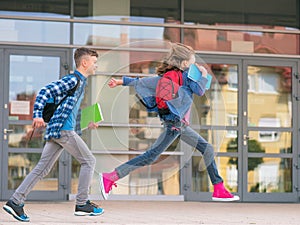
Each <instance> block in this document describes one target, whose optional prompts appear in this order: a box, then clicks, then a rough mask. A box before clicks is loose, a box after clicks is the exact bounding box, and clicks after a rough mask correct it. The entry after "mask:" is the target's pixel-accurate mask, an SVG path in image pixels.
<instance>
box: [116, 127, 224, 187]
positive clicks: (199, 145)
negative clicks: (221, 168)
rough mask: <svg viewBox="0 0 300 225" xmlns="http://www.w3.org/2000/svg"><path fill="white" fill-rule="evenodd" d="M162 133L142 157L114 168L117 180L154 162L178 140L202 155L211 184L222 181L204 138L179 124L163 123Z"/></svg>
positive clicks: (212, 153)
mask: <svg viewBox="0 0 300 225" xmlns="http://www.w3.org/2000/svg"><path fill="white" fill-rule="evenodd" d="M164 128H165V130H164V132H163V133H162V134H161V135H160V136H159V137H158V139H157V140H156V141H155V142H154V144H153V145H152V146H151V147H150V148H149V149H148V150H147V151H146V152H145V153H143V154H142V155H139V156H137V157H135V158H133V159H131V160H129V161H128V162H126V163H124V164H122V165H120V166H119V167H117V168H116V171H117V173H118V176H119V178H122V177H125V176H127V175H128V174H129V173H130V172H131V171H133V170H135V169H138V168H140V167H142V166H146V165H150V164H152V163H153V162H155V161H156V160H157V159H158V158H159V156H160V154H161V153H162V152H164V151H165V150H166V149H167V148H168V147H169V146H170V145H171V144H172V143H173V142H174V141H175V140H176V138H177V137H179V136H180V139H181V140H182V141H184V142H185V143H187V144H188V145H190V146H192V147H195V148H196V149H197V150H198V151H200V152H201V153H202V155H203V158H204V162H205V165H206V169H207V172H208V174H209V177H210V180H211V182H212V184H218V183H220V182H222V181H223V179H222V178H221V177H220V175H219V173H218V169H217V165H216V162H215V160H214V149H213V147H212V145H211V144H209V143H208V142H207V141H206V140H205V139H204V138H202V137H201V136H200V135H199V134H198V133H197V132H195V131H194V130H193V129H192V128H190V127H189V126H184V125H183V124H182V123H181V122H172V121H165V122H164Z"/></svg>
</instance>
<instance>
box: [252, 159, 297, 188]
mask: <svg viewBox="0 0 300 225" xmlns="http://www.w3.org/2000/svg"><path fill="white" fill-rule="evenodd" d="M292 162H293V160H292V159H285V158H248V192H259V193H272V192H292V189H293V183H292V171H293V163H292Z"/></svg>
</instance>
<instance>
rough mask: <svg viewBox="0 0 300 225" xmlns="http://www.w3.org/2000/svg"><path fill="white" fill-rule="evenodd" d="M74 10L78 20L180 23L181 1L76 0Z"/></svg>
mask: <svg viewBox="0 0 300 225" xmlns="http://www.w3.org/2000/svg"><path fill="white" fill-rule="evenodd" d="M74 9H75V10H74V15H75V17H77V18H88V19H95V20H111V21H122V20H126V21H131V22H143V23H164V22H165V21H166V20H170V21H180V1H179V0H176V1H174V0H166V1H157V0H152V1H150V0H144V1H139V0H117V1H116V0H114V1H103V0H102V1H100V0H91V1H90V0H74Z"/></svg>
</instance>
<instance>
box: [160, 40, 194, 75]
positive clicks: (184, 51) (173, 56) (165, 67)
mask: <svg viewBox="0 0 300 225" xmlns="http://www.w3.org/2000/svg"><path fill="white" fill-rule="evenodd" d="M170 44H171V49H170V52H169V53H168V55H167V56H166V57H165V59H164V60H163V62H162V64H161V65H160V66H159V67H158V68H157V71H156V72H157V74H158V75H162V74H164V73H166V72H167V71H170V70H180V67H181V63H182V61H184V60H189V59H190V58H191V56H192V55H194V54H195V51H194V50H193V48H192V47H190V46H187V45H184V44H181V43H170Z"/></svg>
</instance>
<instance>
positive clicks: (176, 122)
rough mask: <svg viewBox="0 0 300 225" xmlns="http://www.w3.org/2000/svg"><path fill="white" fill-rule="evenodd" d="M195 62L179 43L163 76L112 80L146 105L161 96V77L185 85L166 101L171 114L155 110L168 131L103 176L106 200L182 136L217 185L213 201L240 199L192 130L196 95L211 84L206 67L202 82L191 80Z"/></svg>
mask: <svg viewBox="0 0 300 225" xmlns="http://www.w3.org/2000/svg"><path fill="white" fill-rule="evenodd" d="M194 63H195V52H194V50H193V49H192V48H191V47H189V46H186V45H183V44H179V43H172V44H171V50H170V52H169V54H168V56H167V57H166V58H165V60H164V61H163V63H162V64H161V66H159V67H158V69H157V74H158V75H159V76H155V77H150V78H141V79H139V78H130V77H126V76H124V77H123V78H122V79H114V78H112V79H111V80H110V81H109V83H108V85H109V87H111V88H114V87H116V86H119V85H124V86H134V87H135V90H136V92H137V94H138V95H140V96H142V97H143V99H144V100H145V101H146V103H150V102H151V97H150V96H151V95H152V96H155V94H157V93H156V92H157V89H156V86H157V83H158V81H159V80H160V79H162V78H161V77H160V76H162V75H164V77H165V76H166V75H170V74H172V73H179V75H180V76H181V79H182V81H183V82H182V86H179V85H178V87H177V89H178V93H177V96H178V97H176V98H175V99H171V100H169V101H167V102H166V103H167V106H168V110H167V111H166V110H164V113H160V112H161V110H159V109H157V108H156V109H155V111H157V112H158V113H159V116H160V119H161V120H162V122H163V125H164V131H163V133H162V134H161V135H160V136H159V137H158V139H157V140H156V141H155V143H154V144H153V145H152V146H151V147H150V148H149V149H148V150H147V151H146V152H145V153H143V154H142V155H139V156H137V157H135V158H133V159H131V160H129V161H128V162H126V163H123V164H122V165H120V166H119V167H117V168H115V170H114V171H112V172H110V173H102V174H100V187H101V192H102V195H103V198H104V199H107V197H108V194H109V192H110V191H111V189H112V186H116V184H115V182H116V181H117V180H119V179H121V178H123V177H125V176H127V175H128V174H129V173H130V172H131V171H133V170H135V169H138V168H140V167H143V166H145V165H150V164H152V163H153V162H155V161H156V160H157V159H158V157H159V156H160V154H161V153H162V152H164V151H165V150H166V149H167V148H168V147H169V146H170V145H171V144H172V143H173V142H174V141H175V140H176V139H177V138H178V137H180V139H181V140H182V141H184V142H186V143H187V144H189V145H191V146H193V147H195V148H196V149H197V150H198V151H200V152H201V153H202V155H203V157H204V161H205V165H206V167H207V172H208V174H209V177H210V180H211V182H212V184H213V186H214V192H213V194H212V199H213V200H215V201H237V200H239V196H236V195H233V194H231V193H230V192H229V191H227V190H226V188H225V187H224V185H223V179H222V178H221V176H220V175H219V173H218V169H217V166H216V163H215V160H214V150H213V147H212V145H211V144H209V143H208V142H207V141H206V140H205V139H204V138H203V137H201V136H200V135H199V134H198V133H197V132H195V131H194V130H193V129H192V128H190V127H189V123H188V118H189V112H190V108H191V104H192V102H193V94H196V95H199V96H202V95H203V94H204V93H205V85H206V83H207V79H206V76H207V70H206V69H205V68H204V67H203V66H198V68H199V70H200V71H201V72H202V79H201V80H200V81H198V82H195V81H193V80H191V79H189V78H188V72H187V71H188V70H187V69H188V68H189V66H190V65H191V64H194ZM167 73H168V74H167ZM149 97H150V98H149ZM152 100H153V99H152ZM147 101H148V102H147ZM182 103H184V104H182Z"/></svg>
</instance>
